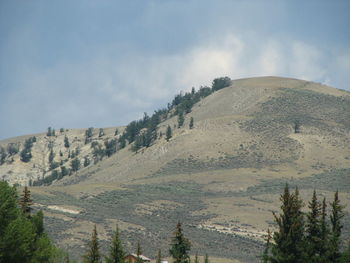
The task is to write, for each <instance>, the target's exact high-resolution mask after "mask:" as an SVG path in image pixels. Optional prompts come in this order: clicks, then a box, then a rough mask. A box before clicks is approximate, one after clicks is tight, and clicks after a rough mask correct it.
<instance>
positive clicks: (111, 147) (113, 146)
mask: <svg viewBox="0 0 350 263" xmlns="http://www.w3.org/2000/svg"><path fill="white" fill-rule="evenodd" d="M104 144H105V148H106V155H107V156H108V157H110V156H112V155H113V154H115V153H116V152H117V140H116V139H111V140H105V142H104Z"/></svg>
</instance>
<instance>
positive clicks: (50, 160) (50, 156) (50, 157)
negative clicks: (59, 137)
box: [49, 149, 55, 163]
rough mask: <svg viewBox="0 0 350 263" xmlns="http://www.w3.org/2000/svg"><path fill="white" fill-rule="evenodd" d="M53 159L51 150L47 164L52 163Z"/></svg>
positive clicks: (53, 154) (53, 155)
mask: <svg viewBox="0 0 350 263" xmlns="http://www.w3.org/2000/svg"><path fill="white" fill-rule="evenodd" d="M54 158H55V153H54V152H53V150H52V149H51V150H50V154H49V163H52V161H53V159H54Z"/></svg>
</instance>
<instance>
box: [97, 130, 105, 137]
mask: <svg viewBox="0 0 350 263" xmlns="http://www.w3.org/2000/svg"><path fill="white" fill-rule="evenodd" d="M103 135H105V132H104V130H103V129H102V128H100V130H99V132H98V137H102V136H103Z"/></svg>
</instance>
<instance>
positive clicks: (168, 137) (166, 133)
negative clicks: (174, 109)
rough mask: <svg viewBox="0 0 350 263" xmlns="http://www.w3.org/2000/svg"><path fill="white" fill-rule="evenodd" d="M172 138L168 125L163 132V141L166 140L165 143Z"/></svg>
mask: <svg viewBox="0 0 350 263" xmlns="http://www.w3.org/2000/svg"><path fill="white" fill-rule="evenodd" d="M172 136H173V132H172V131H171V127H170V125H168V127H167V128H166V132H165V139H166V140H167V142H168V141H169V140H170V138H171V137H172Z"/></svg>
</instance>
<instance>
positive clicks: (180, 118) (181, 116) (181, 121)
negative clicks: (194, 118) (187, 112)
mask: <svg viewBox="0 0 350 263" xmlns="http://www.w3.org/2000/svg"><path fill="white" fill-rule="evenodd" d="M184 121H185V117H184V114H183V112H182V111H181V112H179V116H178V118H177V127H178V128H180V127H182V125H183V124H184Z"/></svg>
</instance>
